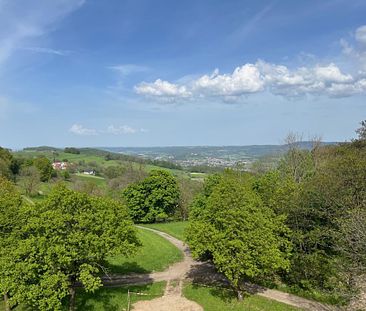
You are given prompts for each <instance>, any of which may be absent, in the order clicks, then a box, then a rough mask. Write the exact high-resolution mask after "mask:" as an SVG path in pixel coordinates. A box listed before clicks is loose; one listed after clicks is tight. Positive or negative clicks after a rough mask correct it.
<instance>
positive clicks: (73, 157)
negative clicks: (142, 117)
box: [14, 151, 189, 178]
mask: <svg viewBox="0 0 366 311" xmlns="http://www.w3.org/2000/svg"><path fill="white" fill-rule="evenodd" d="M14 155H15V156H18V157H25V158H35V157H39V156H45V157H47V158H48V159H50V160H51V161H52V160H53V158H54V154H53V153H52V152H51V151H17V152H14ZM56 158H57V159H59V160H64V159H67V160H68V161H69V162H75V163H77V162H79V161H82V160H84V161H85V162H86V163H88V162H93V161H94V162H96V163H97V164H99V165H101V166H102V167H108V166H115V165H120V164H127V163H130V164H131V163H132V166H133V167H134V168H135V169H138V168H139V167H140V165H141V164H140V163H137V162H127V161H123V160H110V161H106V160H105V158H104V157H103V156H101V155H93V154H91V153H90V152H88V153H83V152H82V153H80V154H72V153H65V152H58V155H57V157H56ZM142 167H143V168H144V170H146V171H147V172H149V171H151V170H156V169H158V170H167V171H170V172H171V173H172V174H173V175H175V176H178V177H185V178H189V174H188V173H187V172H185V171H181V170H176V169H169V168H163V167H159V166H155V165H151V164H146V165H142Z"/></svg>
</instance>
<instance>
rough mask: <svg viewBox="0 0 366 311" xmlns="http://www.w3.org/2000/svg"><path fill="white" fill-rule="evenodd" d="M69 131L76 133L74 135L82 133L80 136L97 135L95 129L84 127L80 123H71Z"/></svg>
mask: <svg viewBox="0 0 366 311" xmlns="http://www.w3.org/2000/svg"><path fill="white" fill-rule="evenodd" d="M69 132H71V133H73V134H76V135H82V136H94V135H98V132H97V130H95V129H89V128H86V127H84V126H82V125H81V124H73V125H72V126H71V127H70V129H69Z"/></svg>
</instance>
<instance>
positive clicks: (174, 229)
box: [143, 221, 188, 241]
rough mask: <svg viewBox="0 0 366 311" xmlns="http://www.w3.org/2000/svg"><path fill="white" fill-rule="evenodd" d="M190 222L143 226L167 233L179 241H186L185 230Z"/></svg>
mask: <svg viewBox="0 0 366 311" xmlns="http://www.w3.org/2000/svg"><path fill="white" fill-rule="evenodd" d="M187 225H188V221H175V222H167V223H160V224H148V225H143V227H147V228H151V229H156V230H159V231H163V232H165V233H168V234H170V235H171V236H174V237H175V238H177V239H179V240H182V241H183V240H184V236H183V233H184V229H185V228H186V227H187Z"/></svg>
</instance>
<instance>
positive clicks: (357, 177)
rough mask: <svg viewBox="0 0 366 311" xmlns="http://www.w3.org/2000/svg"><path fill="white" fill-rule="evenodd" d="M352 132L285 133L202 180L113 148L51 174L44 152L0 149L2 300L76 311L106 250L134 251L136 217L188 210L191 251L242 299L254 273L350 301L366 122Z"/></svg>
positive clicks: (362, 250)
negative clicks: (273, 152) (274, 156)
mask: <svg viewBox="0 0 366 311" xmlns="http://www.w3.org/2000/svg"><path fill="white" fill-rule="evenodd" d="M357 133H358V139H355V140H353V141H351V142H348V143H341V144H338V145H328V146H321V144H319V143H318V142H316V141H315V142H314V144H313V147H312V149H311V150H307V149H302V148H301V147H300V145H299V144H298V141H297V139H295V138H296V137H290V138H289V140H288V151H287V153H286V154H285V155H284V156H283V158H282V159H281V161H280V162H279V163H278V165H277V166H276V167H274V168H273V167H272V166H266V165H264V166H263V165H261V163H260V162H258V163H256V165H254V166H253V169H252V171H244V170H242V169H232V170H226V171H224V172H219V173H215V174H211V175H209V176H208V177H207V178H206V179H205V181H204V183H202V182H200V181H195V180H191V179H189V178H187V177H184V176H179V175H177V174H174V173H172V171H170V170H168V169H159V170H156V169H151V170H147V169H146V166H145V165H147V164H149V163H136V162H133V161H126V158H123V157H121V156H120V155H116V156H114V155H113V154H111V153H106V154H103V155H102V156H103V157H104V160H105V161H107V162H108V163H109V164H108V165H101V164H100V163H98V162H97V161H95V163H91V162H85V161H84V162H83V161H82V160H81V161H80V162H77V163H76V165H74V166H70V167H69V169H68V170H65V171H62V172H56V171H55V170H53V168H52V165H51V164H52V162H51V159H49V158H48V157H46V156H36V157H33V156H32V157H25V156H23V155H22V157H18V156H17V155H16V154H15V155H14V154H13V153H11V152H10V151H9V150H6V149H3V148H1V149H0V210H1V215H2V217H1V218H0V234H1V235H0V247H1V249H2V252H1V253H0V280H1V283H0V290H1V293H2V295H3V297H4V301H5V302H6V306H7V310H11V309H12V308H13V307H15V306H17V305H19V304H26V305H29V306H32V307H33V308H34V309H35V310H45V311H46V310H61V309H62V306H65V305H68V307H69V309H70V310H74V308H75V285H77V284H81V285H83V286H84V287H85V290H86V291H91V292H93V291H95V290H96V289H98V288H99V287H101V286H102V283H101V278H100V277H101V275H103V274H104V273H106V272H108V271H106V270H105V264H104V263H105V260H106V256H109V255H113V254H124V255H126V256H127V255H131V254H133V253H134V252H136V250H137V249H138V247H139V246H140V241H139V240H138V238H137V235H136V229H135V228H134V226H133V223H154V222H167V221H171V220H187V219H188V220H189V225H188V227H187V230H186V232H185V236H186V241H187V242H188V244H189V246H190V248H191V250H192V253H193V255H194V256H195V257H196V258H199V259H202V260H211V261H212V262H213V264H214V265H215V267H216V268H217V270H218V271H220V272H222V273H223V274H224V275H225V276H226V277H227V279H228V280H229V281H230V284H231V286H232V288H233V289H234V290H235V291H236V293H237V295H238V299H242V298H243V291H244V289H245V287H244V286H243V284H244V283H245V282H253V283H257V284H262V285H265V286H275V287H278V288H281V286H282V287H283V288H285V287H286V290H289V291H292V292H295V293H298V294H300V295H308V296H310V297H312V298H314V299H320V300H323V301H326V302H328V303H335V304H346V303H347V302H348V301H349V300H350V299H351V298H352V297H354V296H355V295H357V291H358V289H359V285H360V283H361V282H364V279H363V275H365V273H366V271H365V270H366V243H365V241H366V122H362V123H361V128H360V129H359V130H357ZM48 151H50V150H48ZM51 152H53V151H52V150H51ZM59 152H60V151H59ZM63 152H64V153H70V154H73V155H80V150H78V149H75V148H66V149H65V150H63ZM82 152H83V151H81V153H82ZM60 153H61V152H60ZM102 153H103V152H102ZM53 156H54V157H55V158H57V157H58V155H57V154H54V153H53ZM114 157H116V158H114ZM60 160H63V159H60ZM129 160H131V159H129ZM110 161H115V162H113V163H111V162H110ZM155 164H156V163H155ZM93 166H94V167H93ZM167 166H168V165H165V167H167ZM84 168H95V169H96V170H97V171H98V174H99V175H101V176H102V177H103V179H102V178H100V177H99V179H98V177H95V180H96V181H100V180H103V183H104V184H103V187H100V185H98V183H96V182H91V181H84V180H80V179H77V178H78V176H77V174H76V172H77V171H80V170H82V169H84ZM171 168H176V167H171ZM95 180H94V181H95ZM45 185H49V187H48V188H47V189H49V192H47V193H44V191H41V190H40V189H44V187H45ZM42 187H43V188H42ZM40 192H41V194H40Z"/></svg>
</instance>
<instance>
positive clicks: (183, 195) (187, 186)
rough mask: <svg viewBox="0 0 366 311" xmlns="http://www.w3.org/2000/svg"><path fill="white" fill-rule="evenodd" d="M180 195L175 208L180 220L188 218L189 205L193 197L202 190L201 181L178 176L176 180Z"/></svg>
mask: <svg viewBox="0 0 366 311" xmlns="http://www.w3.org/2000/svg"><path fill="white" fill-rule="evenodd" d="M178 185H179V190H180V197H179V205H178V209H177V216H178V217H179V219H181V220H187V219H188V213H189V206H190V205H191V203H192V201H193V198H194V197H195V196H196V195H197V194H198V193H199V192H200V190H202V182H200V181H194V180H190V179H187V178H180V179H179V180H178Z"/></svg>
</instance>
